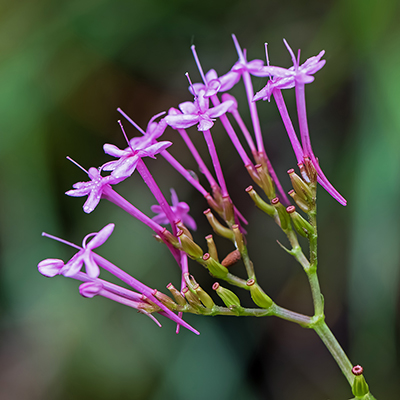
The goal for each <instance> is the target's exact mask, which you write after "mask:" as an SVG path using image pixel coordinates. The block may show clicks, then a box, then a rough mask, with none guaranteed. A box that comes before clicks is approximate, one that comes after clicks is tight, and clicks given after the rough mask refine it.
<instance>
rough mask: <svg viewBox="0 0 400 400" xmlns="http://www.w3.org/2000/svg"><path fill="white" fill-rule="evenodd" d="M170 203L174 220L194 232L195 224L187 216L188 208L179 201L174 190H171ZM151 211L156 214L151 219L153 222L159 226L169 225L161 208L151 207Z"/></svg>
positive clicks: (157, 206)
mask: <svg viewBox="0 0 400 400" xmlns="http://www.w3.org/2000/svg"><path fill="white" fill-rule="evenodd" d="M171 201H172V206H171V210H172V213H173V214H174V216H175V217H176V219H177V220H180V221H182V223H183V224H184V225H186V226H187V227H188V228H190V229H192V230H194V231H195V230H196V222H195V220H194V219H193V218H192V217H191V216H190V215H189V210H190V207H189V205H188V204H187V203H185V202H184V201H179V199H178V196H177V194H176V192H175V190H174V189H171ZM151 211H153V212H154V213H156V214H158V215H156V216H155V217H153V218H152V219H153V221H154V222H157V223H158V224H160V225H167V224H169V220H168V218H167V216H166V215H165V213H164V211H163V210H162V208H161V206H159V205H154V206H151Z"/></svg>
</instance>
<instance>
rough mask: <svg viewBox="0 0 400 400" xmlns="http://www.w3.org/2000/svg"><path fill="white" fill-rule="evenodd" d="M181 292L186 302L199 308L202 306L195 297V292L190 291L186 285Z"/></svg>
mask: <svg viewBox="0 0 400 400" xmlns="http://www.w3.org/2000/svg"><path fill="white" fill-rule="evenodd" d="M182 293H183V294H184V296H185V299H186V300H187V302H188V303H189V304H190V305H191V306H192V307H194V308H197V309H201V308H203V304H201V301H200V299H199V298H198V297H197V294H194V293H192V292H191V291H190V290H189V288H188V287H185V288H183V289H182Z"/></svg>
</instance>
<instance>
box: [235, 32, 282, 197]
mask: <svg viewBox="0 0 400 400" xmlns="http://www.w3.org/2000/svg"><path fill="white" fill-rule="evenodd" d="M232 39H233V42H234V44H235V48H236V51H237V53H238V56H239V61H238V62H237V63H236V64H235V65H234V66H233V68H232V70H234V71H237V72H240V73H241V75H242V79H243V83H244V86H245V90H246V95H247V102H248V105H249V109H250V116H251V120H252V123H253V129H254V134H255V137H256V143H257V150H258V152H259V154H261V155H262V156H263V157H264V158H265V162H266V164H267V168H268V172H269V173H270V175H271V177H272V180H273V181H274V183H275V185H276V187H277V189H278V192H279V194H280V197H281V199H282V201H283V202H284V203H285V204H290V201H289V199H288V197H287V195H286V192H285V191H284V190H283V187H282V185H281V183H280V181H279V179H278V176H277V174H276V172H275V170H274V168H273V167H272V164H271V161H270V160H269V158H268V156H267V153H266V151H265V147H264V141H263V138H262V133H261V126H260V120H259V118H258V112H257V106H256V104H255V103H254V102H253V97H254V90H253V84H252V82H251V76H250V71H251V73H253V74H257V71H258V70H260V69H261V65H260V63H258V62H257V63H256V62H255V61H260V60H253V61H251V62H250V63H253V64H254V65H250V66H249V65H248V64H250V63H248V62H247V60H246V57H245V55H244V53H243V51H242V49H241V47H240V45H239V42H238V40H237V38H236V36H235V35H233V34H232ZM262 64H264V63H262Z"/></svg>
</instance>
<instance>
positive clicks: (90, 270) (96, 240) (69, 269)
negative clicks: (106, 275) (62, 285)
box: [60, 224, 115, 278]
mask: <svg viewBox="0 0 400 400" xmlns="http://www.w3.org/2000/svg"><path fill="white" fill-rule="evenodd" d="M114 226H115V225H114V224H108V225H106V226H105V227H104V228H103V229H101V230H100V231H99V232H97V233H90V234H89V235H86V236H85V238H84V239H83V241H82V249H81V250H79V251H78V253H76V254H75V255H74V256H73V257H72V258H71V259H70V260H69V261H68V262H67V263H66V264H65V265H64V267H63V268H62V269H61V271H60V273H61V274H62V275H64V276H68V277H72V276H74V275H75V274H76V273H78V272H79V271H80V270H81V268H82V266H83V264H85V267H86V273H87V274H88V276H89V277H90V278H97V277H98V276H99V275H100V269H99V267H98V265H97V264H96V262H95V261H94V258H93V254H92V250H93V249H95V248H96V247H99V246H101V245H102V244H103V243H104V242H105V241H106V240H107V239H108V238H109V236H110V235H111V233H112V231H113V230H114ZM92 236H93V239H92V240H91V241H90V242H89V243H86V241H87V240H88V239H89V238H90V237H92Z"/></svg>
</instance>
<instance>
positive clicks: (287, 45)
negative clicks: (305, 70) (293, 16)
mask: <svg viewBox="0 0 400 400" xmlns="http://www.w3.org/2000/svg"><path fill="white" fill-rule="evenodd" d="M283 43H285V46H286V48H287V49H288V51H289V53H290V57H292V62H293V65H294V66H295V68H297V61H296V57H295V56H294V53H293V50H292V48H291V47H290V46H289V43H288V42H287V41H286V39H283Z"/></svg>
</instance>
